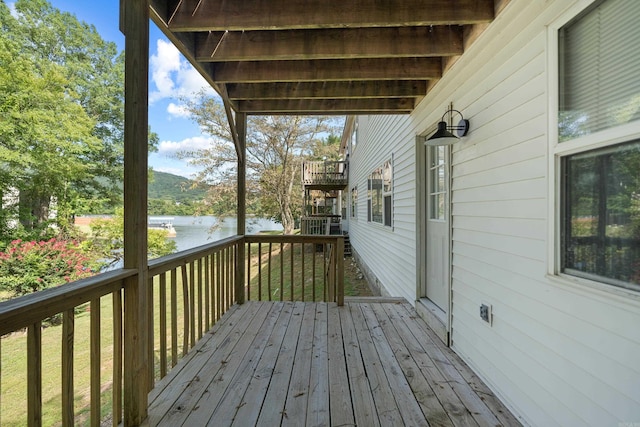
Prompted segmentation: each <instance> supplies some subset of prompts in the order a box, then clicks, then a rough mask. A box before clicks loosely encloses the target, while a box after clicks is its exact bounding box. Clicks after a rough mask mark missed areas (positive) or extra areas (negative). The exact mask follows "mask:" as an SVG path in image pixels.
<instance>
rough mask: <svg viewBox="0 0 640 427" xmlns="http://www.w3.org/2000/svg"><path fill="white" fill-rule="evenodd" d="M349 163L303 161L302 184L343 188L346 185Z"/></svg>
mask: <svg viewBox="0 0 640 427" xmlns="http://www.w3.org/2000/svg"><path fill="white" fill-rule="evenodd" d="M348 166H349V163H348V162H346V161H325V162H304V163H303V164H302V184H303V185H305V186H317V187H323V186H325V187H330V188H344V187H346V186H347V180H348V179H349V174H348Z"/></svg>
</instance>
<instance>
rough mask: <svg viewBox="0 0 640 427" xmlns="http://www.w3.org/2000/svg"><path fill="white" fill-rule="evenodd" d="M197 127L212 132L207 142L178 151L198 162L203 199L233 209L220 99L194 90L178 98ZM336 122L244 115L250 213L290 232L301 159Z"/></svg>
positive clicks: (232, 163)
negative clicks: (192, 94) (206, 192)
mask: <svg viewBox="0 0 640 427" xmlns="http://www.w3.org/2000/svg"><path fill="white" fill-rule="evenodd" d="M183 101H184V102H185V106H186V108H187V110H188V111H189V112H190V113H191V115H192V117H193V119H194V121H195V122H196V123H198V125H200V127H201V129H203V131H204V132H205V133H207V134H209V135H210V136H211V137H212V142H211V146H210V147H208V148H205V149H201V150H196V151H186V152H182V153H180V154H179V157H181V158H183V159H189V161H190V162H191V163H192V164H194V165H196V166H198V167H199V168H201V170H202V172H200V173H199V174H198V175H197V177H196V180H197V181H199V182H202V183H206V184H208V185H210V186H211V187H210V191H209V201H210V204H212V205H216V206H225V207H226V209H225V210H226V211H227V212H220V211H218V212H216V214H217V215H224V214H225V213H226V214H229V215H232V214H233V213H234V212H235V206H236V205H235V201H236V184H237V181H236V179H237V178H236V177H237V167H236V165H237V157H236V151H235V148H234V145H233V140H232V138H231V134H230V131H229V125H228V121H227V117H226V113H225V110H224V107H223V105H222V104H221V101H220V99H219V98H217V97H212V96H208V95H206V94H204V93H200V94H198V96H197V97H195V98H194V99H191V100H186V99H185V100H183ZM336 125H337V123H336V122H335V121H334V120H332V119H331V118H329V117H325V116H249V118H248V123H247V147H246V148H247V157H246V163H247V194H246V197H247V205H248V206H249V207H250V208H251V209H253V212H254V213H256V214H261V215H264V216H268V217H271V218H272V219H275V220H276V221H279V222H281V223H282V226H283V228H284V232H285V233H286V234H290V233H292V232H293V228H294V223H295V221H294V219H295V218H296V217H298V216H299V215H300V213H301V208H302V206H301V205H302V195H301V191H302V189H301V184H300V175H301V169H300V168H301V165H302V160H303V159H305V158H308V157H310V156H313V153H314V149H315V148H316V147H318V146H319V145H322V144H321V140H322V137H323V136H326V135H327V134H329V133H331V132H332V131H335V130H336V128H337V126H336Z"/></svg>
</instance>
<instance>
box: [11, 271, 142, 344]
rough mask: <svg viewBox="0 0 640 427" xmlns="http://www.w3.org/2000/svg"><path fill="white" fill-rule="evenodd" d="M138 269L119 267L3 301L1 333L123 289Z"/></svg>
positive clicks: (23, 326) (15, 329)
mask: <svg viewBox="0 0 640 427" xmlns="http://www.w3.org/2000/svg"><path fill="white" fill-rule="evenodd" d="M137 273H138V271H137V270H134V269H119V270H114V271H109V272H106V273H102V274H98V275H96V276H92V277H88V278H86V279H82V280H78V281H76V282H71V283H66V284H64V285H60V286H57V287H55V288H50V289H46V290H43V291H40V292H35V293H33V294H30V295H25V296H22V297H18V298H14V299H11V300H9V301H4V302H0V335H4V334H7V333H10V332H14V331H17V330H20V329H22V328H25V327H27V326H29V325H32V324H34V323H36V322H39V321H41V320H44V319H46V318H48V317H51V316H53V315H55V314H58V313H61V312H63V311H66V310H71V309H73V308H74V307H77V306H79V305H81V304H84V303H86V302H89V301H91V300H93V299H96V298H100V297H102V296H104V295H108V294H110V293H112V292H114V291H117V290H118V289H121V288H122V287H123V284H124V280H125V279H126V278H128V277H132V276H135V275H136V274H137Z"/></svg>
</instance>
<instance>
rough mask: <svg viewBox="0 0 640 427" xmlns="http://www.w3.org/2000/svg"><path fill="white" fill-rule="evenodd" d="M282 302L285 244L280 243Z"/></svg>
mask: <svg viewBox="0 0 640 427" xmlns="http://www.w3.org/2000/svg"><path fill="white" fill-rule="evenodd" d="M280 301H284V244H283V243H282V242H280Z"/></svg>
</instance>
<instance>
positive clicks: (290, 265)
mask: <svg viewBox="0 0 640 427" xmlns="http://www.w3.org/2000/svg"><path fill="white" fill-rule="evenodd" d="M289 248H290V254H291V264H289V267H290V270H291V283H290V287H291V296H290V299H291V301H294V300H295V298H294V294H293V251H294V249H295V245H294V244H293V242H291V243H290V244H289ZM283 273H284V272H283Z"/></svg>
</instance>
